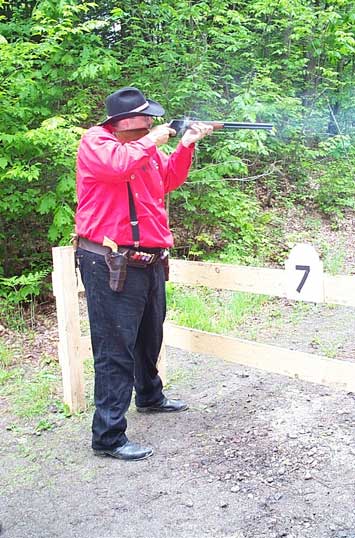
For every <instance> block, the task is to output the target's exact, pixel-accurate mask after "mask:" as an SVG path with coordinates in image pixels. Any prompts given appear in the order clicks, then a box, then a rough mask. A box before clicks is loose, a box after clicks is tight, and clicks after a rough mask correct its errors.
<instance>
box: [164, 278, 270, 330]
mask: <svg viewBox="0 0 355 538" xmlns="http://www.w3.org/2000/svg"><path fill="white" fill-rule="evenodd" d="M267 300H268V298H267V296H265V295H255V294H251V293H242V292H219V291H215V290H209V289H207V288H204V287H199V288H190V287H186V286H178V285H174V284H171V283H170V284H169V285H168V286H167V303H168V318H169V319H170V320H171V321H174V322H175V323H177V324H178V325H183V326H185V327H191V328H193V329H199V330H202V331H208V332H214V333H219V334H230V333H233V331H235V329H236V328H237V327H238V325H240V324H241V323H242V322H243V321H245V319H246V318H247V317H248V316H251V315H252V314H253V313H254V312H255V311H256V310H258V309H260V308H261V306H262V305H263V304H264V303H265V302H266V301H267Z"/></svg>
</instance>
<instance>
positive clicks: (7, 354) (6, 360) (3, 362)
mask: <svg viewBox="0 0 355 538" xmlns="http://www.w3.org/2000/svg"><path fill="white" fill-rule="evenodd" d="M12 362H13V354H12V351H11V350H10V349H9V348H8V347H6V346H5V345H4V344H3V343H2V342H0V368H1V367H4V368H8V367H9V366H11V364H12Z"/></svg>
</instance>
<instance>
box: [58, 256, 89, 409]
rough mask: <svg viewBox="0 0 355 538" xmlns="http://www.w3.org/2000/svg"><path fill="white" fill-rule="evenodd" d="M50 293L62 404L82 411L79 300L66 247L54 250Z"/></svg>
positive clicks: (72, 260)
mask: <svg viewBox="0 0 355 538" xmlns="http://www.w3.org/2000/svg"><path fill="white" fill-rule="evenodd" d="M52 256H53V266H54V270H53V275H52V280H53V293H54V295H55V298H56V303H57V318H58V332H59V345H58V355H59V362H60V365H61V368H62V380H63V394H64V402H65V403H66V404H67V405H68V406H69V408H70V410H71V411H72V412H76V411H80V410H83V409H84V407H85V397H84V368H83V361H82V359H81V354H80V319H79V299H78V288H77V280H76V272H75V262H74V251H73V248H72V247H71V246H69V247H54V248H53V249H52Z"/></svg>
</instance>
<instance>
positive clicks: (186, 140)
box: [181, 121, 213, 148]
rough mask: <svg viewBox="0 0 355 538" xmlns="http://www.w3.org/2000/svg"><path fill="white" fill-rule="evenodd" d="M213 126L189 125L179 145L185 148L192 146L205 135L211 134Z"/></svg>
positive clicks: (206, 124)
mask: <svg viewBox="0 0 355 538" xmlns="http://www.w3.org/2000/svg"><path fill="white" fill-rule="evenodd" d="M212 132H213V125H211V124H208V123H201V122H198V121H197V122H194V123H192V124H191V125H189V127H188V129H187V131H186V132H185V134H184V136H183V137H182V139H181V143H182V144H183V145H184V146H185V147H186V148H187V147H189V146H190V145H191V144H194V143H195V142H197V141H198V140H201V138H204V137H205V136H207V135H210V134H212Z"/></svg>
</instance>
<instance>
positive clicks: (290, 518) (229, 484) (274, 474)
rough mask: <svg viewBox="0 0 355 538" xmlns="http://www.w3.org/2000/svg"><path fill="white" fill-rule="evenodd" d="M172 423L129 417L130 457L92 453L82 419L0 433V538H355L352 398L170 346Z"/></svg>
mask: <svg viewBox="0 0 355 538" xmlns="http://www.w3.org/2000/svg"><path fill="white" fill-rule="evenodd" d="M168 361H169V370H170V372H169V379H170V383H169V387H168V389H167V393H168V395H170V396H177V395H179V396H181V397H183V398H185V399H186V400H187V401H188V402H189V403H190V409H189V410H188V411H187V412H185V413H181V414H178V415H170V416H161V415H160V416H146V415H141V414H138V413H136V411H135V409H134V408H131V409H130V411H129V417H128V419H129V430H128V434H129V436H130V438H131V439H132V440H136V441H139V442H141V443H146V444H150V445H152V446H153V447H154V449H155V455H154V456H153V457H152V458H150V459H148V460H145V461H142V462H134V463H127V462H120V461H116V460H112V459H109V458H97V457H95V456H93V454H92V452H91V449H90V421H91V414H90V413H86V414H83V415H81V416H75V417H72V418H71V419H67V420H64V421H63V420H58V423H57V427H56V428H55V429H53V430H51V431H48V432H43V433H42V435H38V436H37V435H33V434H30V433H28V434H26V433H24V432H23V431H22V433H19V432H16V430H12V431H11V430H7V429H6V427H8V426H9V424H10V423H11V420H12V419H11V417H10V416H8V415H6V412H3V413H2V414H1V415H0V425H1V434H0V435H1V445H0V446H1V448H0V455H1V463H2V466H1V467H2V470H1V483H2V486H1V490H0V494H1V516H0V520H1V522H2V533H1V536H4V537H5V538H56V537H61V538H62V537H63V538H64V537H66V538H120V537H122V536H124V537H126V538H131V537H132V538H133V537H134V538H136V537H137V536H138V537H141V538H165V537H167V538H168V537H169V538H170V537H172V536H174V537H177V538H195V537H196V538H197V537H198V538H200V537H205V538H259V537H260V538H261V537H267V538H281V537H284V538H355V435H354V434H355V395H354V394H353V393H345V392H339V391H335V390H333V389H330V388H328V387H322V386H318V385H313V384H309V383H306V382H301V381H298V380H292V379H288V378H285V377H282V376H277V375H273V374H268V373H265V372H262V371H259V370H253V369H249V368H244V367H240V366H238V365H234V364H226V363H224V362H222V361H220V360H215V359H213V358H210V357H205V356H203V357H202V356H199V355H195V354H186V353H183V352H181V351H177V350H173V349H172V348H170V349H169V350H168Z"/></svg>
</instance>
